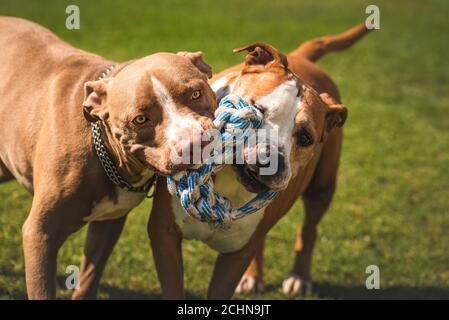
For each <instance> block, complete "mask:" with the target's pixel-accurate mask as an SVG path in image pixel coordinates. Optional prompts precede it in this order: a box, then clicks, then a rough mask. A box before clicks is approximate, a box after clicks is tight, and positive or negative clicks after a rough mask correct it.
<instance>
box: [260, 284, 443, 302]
mask: <svg viewBox="0 0 449 320" xmlns="http://www.w3.org/2000/svg"><path fill="white" fill-rule="evenodd" d="M280 291H281V289H280V287H279V285H277V284H276V285H275V284H270V285H267V286H266V287H265V292H264V294H267V293H268V294H270V295H271V294H275V295H277V296H278V297H279V299H288V297H287V296H284V295H283V294H282V293H280ZM264 294H261V295H260V298H262V299H263V295H264ZM305 298H307V299H331V300H332V299H334V300H442V299H444V300H449V288H440V287H408V286H392V287H387V288H381V289H379V290H368V289H366V288H365V286H345V285H338V284H329V283H314V285H313V294H312V295H311V296H309V297H305Z"/></svg>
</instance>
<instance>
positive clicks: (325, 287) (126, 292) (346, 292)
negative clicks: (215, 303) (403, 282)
mask: <svg viewBox="0 0 449 320" xmlns="http://www.w3.org/2000/svg"><path fill="white" fill-rule="evenodd" d="M0 276H2V277H8V278H10V280H15V281H23V279H24V278H25V275H24V274H23V273H18V272H12V271H7V270H0ZM57 283H58V286H59V287H60V288H63V287H64V283H65V277H63V276H58V277H57ZM100 292H101V294H102V295H105V294H106V296H107V297H108V299H111V300H160V299H161V298H162V296H161V293H160V292H159V291H158V292H152V291H149V292H145V291H139V290H130V289H127V288H120V287H116V286H109V285H102V286H100ZM278 292H279V286H278V285H274V284H271V285H268V286H267V287H266V291H265V294H267V293H268V294H270V293H278ZM186 297H187V299H189V300H191V299H194V300H201V299H203V297H201V296H199V295H196V294H194V293H192V292H189V291H187V292H186ZM261 297H262V298H263V294H262V296H261ZM312 297H316V298H318V299H337V300H353V299H355V300H356V299H371V300H380V299H386V300H388V299H392V300H394V299H407V300H421V299H423V300H424V299H449V288H439V287H407V286H393V287H387V288H383V289H380V290H367V289H366V288H365V287H364V286H343V285H338V284H329V283H315V284H314V294H313V296H312ZM26 298H27V296H26V293H25V292H24V291H23V290H20V289H12V290H8V289H7V288H2V287H0V299H14V300H24V299H26ZM58 298H61V297H58ZM64 298H65V297H64ZM248 298H251V297H250V296H249V297H248ZM286 298H287V297H286Z"/></svg>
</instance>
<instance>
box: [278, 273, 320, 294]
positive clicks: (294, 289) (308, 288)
mask: <svg viewBox="0 0 449 320" xmlns="http://www.w3.org/2000/svg"><path fill="white" fill-rule="evenodd" d="M312 289H313V288H312V282H311V281H309V280H304V279H301V278H300V277H299V276H297V275H296V274H293V273H291V274H290V275H288V277H287V278H286V279H285V280H284V282H283V283H282V292H283V293H284V294H285V295H288V296H296V295H311V294H312Z"/></svg>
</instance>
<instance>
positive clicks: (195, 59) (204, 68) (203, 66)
mask: <svg viewBox="0 0 449 320" xmlns="http://www.w3.org/2000/svg"><path fill="white" fill-rule="evenodd" d="M177 54H178V55H180V56H183V57H186V58H188V59H189V60H190V61H191V62H192V63H193V65H194V66H195V67H197V68H198V70H200V71H201V72H202V73H204V74H205V75H206V76H207V77H208V78H209V79H210V78H212V68H211V66H210V65H208V64H207V63H206V62H205V61H204V60H203V57H204V54H203V53H202V52H201V51H197V52H187V51H180V52H178V53H177Z"/></svg>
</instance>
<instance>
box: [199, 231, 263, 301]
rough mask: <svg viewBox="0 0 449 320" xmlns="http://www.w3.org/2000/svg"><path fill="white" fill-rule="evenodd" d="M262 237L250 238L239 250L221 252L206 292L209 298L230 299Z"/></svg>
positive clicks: (260, 243)
mask: <svg viewBox="0 0 449 320" xmlns="http://www.w3.org/2000/svg"><path fill="white" fill-rule="evenodd" d="M262 241H263V239H262V238H259V239H258V240H255V239H252V240H250V242H249V243H248V244H247V245H246V246H245V247H243V248H242V249H241V250H239V251H237V252H232V253H221V254H219V255H218V258H217V261H216V263H215V268H214V273H213V275H212V280H211V283H210V286H209V291H208V293H207V298H208V299H211V300H221V299H231V298H232V295H233V294H234V290H235V288H236V287H237V284H238V283H239V280H240V279H241V277H242V275H243V273H244V272H245V269H246V268H247V267H248V265H249V263H250V261H251V259H252V258H253V257H254V254H255V253H256V249H257V247H258V246H260V245H262Z"/></svg>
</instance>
